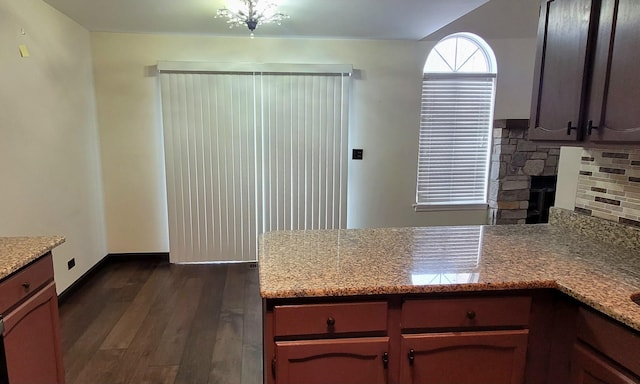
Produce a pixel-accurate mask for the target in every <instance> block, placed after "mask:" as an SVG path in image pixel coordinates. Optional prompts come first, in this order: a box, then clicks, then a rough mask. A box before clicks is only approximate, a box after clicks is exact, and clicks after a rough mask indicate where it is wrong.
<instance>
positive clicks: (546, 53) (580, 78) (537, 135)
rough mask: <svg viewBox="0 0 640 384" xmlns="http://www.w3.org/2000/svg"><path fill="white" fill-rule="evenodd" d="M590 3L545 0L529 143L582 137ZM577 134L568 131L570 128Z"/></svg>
mask: <svg viewBox="0 0 640 384" xmlns="http://www.w3.org/2000/svg"><path fill="white" fill-rule="evenodd" d="M591 6H592V0H547V1H546V2H544V3H543V5H542V9H541V12H540V24H539V27H538V52H537V58H536V78H535V79H534V91H533V97H532V108H531V119H532V121H531V124H530V127H529V138H530V139H534V140H554V141H575V140H576V139H580V137H581V129H580V128H581V127H580V123H581V121H580V120H581V119H580V111H581V107H582V103H583V101H584V94H585V90H584V88H585V84H586V83H585V81H586V79H585V76H584V75H585V70H586V64H587V45H588V39H589V32H590V28H592V26H593V24H592V20H591V12H592V11H591ZM569 124H570V126H571V127H575V128H576V129H573V130H570V131H568V130H567V128H568V127H567V126H568V125H569Z"/></svg>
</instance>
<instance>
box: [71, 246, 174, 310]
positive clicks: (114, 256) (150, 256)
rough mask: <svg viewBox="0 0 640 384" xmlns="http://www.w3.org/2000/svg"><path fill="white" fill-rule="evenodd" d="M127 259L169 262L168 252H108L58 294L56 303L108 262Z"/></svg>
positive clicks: (75, 289) (118, 261)
mask: <svg viewBox="0 0 640 384" xmlns="http://www.w3.org/2000/svg"><path fill="white" fill-rule="evenodd" d="M128 261H155V262H158V261H160V262H166V263H169V253H168V252H156V253H109V254H108V255H106V256H105V257H103V258H102V259H101V260H100V261H98V262H97V263H96V264H95V265H94V266H93V267H91V268H89V270H88V271H87V272H85V273H83V274H82V276H80V277H79V278H78V279H77V280H76V281H74V282H73V283H72V284H71V285H70V286H68V287H67V289H65V290H64V291H62V292H61V293H60V294H59V295H58V305H59V304H61V303H63V302H64V301H65V300H67V299H68V298H69V297H70V296H71V295H72V294H73V293H74V292H75V291H77V290H78V289H80V288H81V287H82V286H83V285H84V284H85V283H86V282H87V281H89V279H91V277H92V276H93V275H95V274H96V273H97V272H98V271H100V270H101V269H103V268H104V267H106V266H107V265H108V264H111V263H123V262H128Z"/></svg>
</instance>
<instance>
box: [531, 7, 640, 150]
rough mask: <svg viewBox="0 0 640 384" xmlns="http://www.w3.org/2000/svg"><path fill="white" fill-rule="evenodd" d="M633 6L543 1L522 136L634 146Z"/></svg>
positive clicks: (636, 40)
mask: <svg viewBox="0 0 640 384" xmlns="http://www.w3.org/2000/svg"><path fill="white" fill-rule="evenodd" d="M638 62H640V7H639V6H638V0H546V1H544V2H543V4H542V8H541V11H540V23H539V27H538V52H537V58H536V76H535V79H534V89H533V97H532V108H531V124H530V129H529V138H530V139H532V140H544V141H563V142H566V144H570V143H571V142H573V143H575V144H576V145H578V144H579V145H584V144H585V143H587V144H588V143H589V142H593V143H597V142H607V143H619V144H620V143H629V142H640V108H638V107H637V104H638V100H640V70H639V67H638Z"/></svg>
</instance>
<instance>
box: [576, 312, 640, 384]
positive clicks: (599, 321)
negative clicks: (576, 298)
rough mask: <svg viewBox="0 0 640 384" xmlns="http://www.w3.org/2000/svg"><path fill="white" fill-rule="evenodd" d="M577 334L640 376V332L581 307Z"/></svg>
mask: <svg viewBox="0 0 640 384" xmlns="http://www.w3.org/2000/svg"><path fill="white" fill-rule="evenodd" d="M577 335H578V339H580V340H582V341H584V342H585V343H587V344H589V345H591V346H592V347H593V348H595V349H597V350H598V351H599V352H601V353H602V354H604V355H606V356H607V357H609V358H610V359H612V360H614V361H616V362H618V363H619V364H620V365H622V366H623V367H625V368H627V369H628V370H630V371H631V372H633V374H634V375H637V376H640V332H636V331H634V330H632V329H628V328H626V327H624V326H623V325H620V324H617V323H616V322H615V321H613V320H609V319H608V318H605V317H604V316H602V315H599V314H597V313H593V312H591V311H589V310H586V309H584V308H580V311H579V312H578V326H577Z"/></svg>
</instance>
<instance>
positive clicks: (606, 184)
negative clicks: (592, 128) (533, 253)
mask: <svg viewBox="0 0 640 384" xmlns="http://www.w3.org/2000/svg"><path fill="white" fill-rule="evenodd" d="M575 211H576V212H579V213H583V214H586V215H590V216H595V217H599V218H602V219H606V220H611V221H615V222H618V223H620V224H626V225H631V226H634V227H640V150H638V149H615V150H611V149H593V148H589V149H585V150H584V151H583V153H582V158H581V162H580V175H579V176H578V190H577V193H576V206H575Z"/></svg>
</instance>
